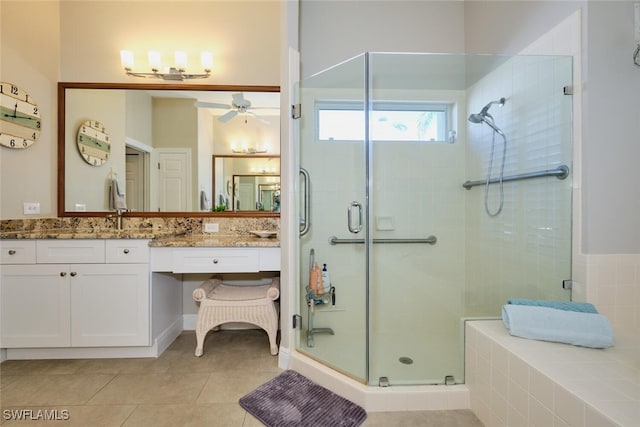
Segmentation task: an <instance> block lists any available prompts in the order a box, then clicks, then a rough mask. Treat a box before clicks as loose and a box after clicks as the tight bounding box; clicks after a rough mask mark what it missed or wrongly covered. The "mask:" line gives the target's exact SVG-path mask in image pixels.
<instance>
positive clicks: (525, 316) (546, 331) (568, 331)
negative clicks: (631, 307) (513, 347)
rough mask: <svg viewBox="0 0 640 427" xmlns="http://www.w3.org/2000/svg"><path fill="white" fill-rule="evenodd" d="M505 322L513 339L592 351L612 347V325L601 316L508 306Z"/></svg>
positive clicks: (505, 311) (552, 309)
mask: <svg viewBox="0 0 640 427" xmlns="http://www.w3.org/2000/svg"><path fill="white" fill-rule="evenodd" d="M502 322H503V323H504V326H505V327H506V328H507V329H508V330H509V333H510V334H511V335H515V336H518V337H522V338H531V339H535V340H542V341H554V342H562V343H566V344H573V345H578V346H581V347H592V348H607V347H611V346H612V345H613V330H612V329H611V324H610V323H609V319H607V318H606V317H605V316H603V315H601V314H594V313H581V312H577V311H566V310H557V309H555V308H548V307H535V306H530V305H516V304H506V305H504V306H503V307H502Z"/></svg>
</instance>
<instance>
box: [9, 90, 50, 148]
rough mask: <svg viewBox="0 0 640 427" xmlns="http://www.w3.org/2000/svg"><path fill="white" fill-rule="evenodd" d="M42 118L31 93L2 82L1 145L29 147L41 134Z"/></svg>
mask: <svg viewBox="0 0 640 427" xmlns="http://www.w3.org/2000/svg"><path fill="white" fill-rule="evenodd" d="M41 126H42V119H41V117H40V110H39V109H38V105H37V104H36V103H35V101H34V100H33V98H32V97H31V95H29V94H28V93H27V92H26V91H25V90H23V89H20V88H19V87H18V86H16V85H14V84H12V83H6V82H0V145H3V146H5V147H9V148H16V149H23V148H29V147H30V146H31V145H32V144H33V143H34V142H36V141H37V140H38V137H39V136H40V129H41Z"/></svg>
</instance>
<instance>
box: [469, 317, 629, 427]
mask: <svg viewBox="0 0 640 427" xmlns="http://www.w3.org/2000/svg"><path fill="white" fill-rule="evenodd" d="M465 344H466V345H465V353H466V354H465V356H466V357H465V359H466V382H467V386H468V387H469V390H470V400H471V408H472V410H473V411H474V412H475V414H476V415H477V416H478V418H480V420H481V421H482V422H483V423H484V425H485V426H486V427H494V426H532V427H533V426H535V427H548V426H555V427H558V426H562V427H566V426H571V427H612V426H637V425H640V424H639V423H640V352H639V350H640V347H638V336H637V335H635V338H633V339H629V338H627V339H625V338H624V337H617V336H616V345H615V346H614V347H611V348H609V349H605V350H601V349H589V348H583V347H576V346H572V345H568V344H561V343H552V342H543V341H536V340H529V339H523V338H518V337H513V336H511V335H509V332H508V331H507V330H506V328H505V327H504V325H503V323H502V321H501V320H499V319H498V320H473V321H467V322H466V327H465Z"/></svg>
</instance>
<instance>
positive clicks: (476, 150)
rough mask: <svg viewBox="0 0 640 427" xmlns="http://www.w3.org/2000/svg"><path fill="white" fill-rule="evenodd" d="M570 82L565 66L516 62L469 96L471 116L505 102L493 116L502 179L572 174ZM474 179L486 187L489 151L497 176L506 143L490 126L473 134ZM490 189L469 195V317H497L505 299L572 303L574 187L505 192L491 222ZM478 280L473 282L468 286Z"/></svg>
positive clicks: (552, 61) (470, 167)
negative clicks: (562, 170)
mask: <svg viewBox="0 0 640 427" xmlns="http://www.w3.org/2000/svg"><path fill="white" fill-rule="evenodd" d="M570 81H571V62H570V60H569V59H568V58H561V59H557V58H552V57H548V58H542V57H514V58H511V59H509V60H508V61H506V62H505V63H504V64H503V65H502V66H500V67H499V68H498V69H496V70H495V71H494V72H492V73H491V74H490V75H489V76H487V77H485V78H484V79H482V80H481V81H479V82H478V83H477V84H475V85H474V86H473V87H472V88H470V90H469V103H468V104H469V111H479V110H480V109H481V108H482V107H483V106H484V105H485V104H486V103H487V102H489V101H492V100H496V99H499V98H501V97H505V98H506V100H507V101H506V104H505V105H504V107H502V108H500V107H498V106H494V107H492V109H491V111H490V112H491V114H492V115H493V116H494V117H495V123H496V125H497V126H498V127H499V128H501V129H502V131H503V132H504V134H505V135H506V138H507V141H508V142H507V154H506V161H505V168H504V174H505V176H509V175H517V174H521V173H526V172H535V171H540V170H547V169H553V168H555V167H558V166H559V165H563V164H568V165H569V166H571V159H572V153H571V144H570V141H571V98H570V97H567V96H565V95H563V87H564V86H566V85H568V84H570ZM467 145H468V153H469V155H468V157H467V172H468V175H469V179H471V180H482V179H485V177H486V174H487V170H488V168H489V164H490V160H489V159H491V152H492V145H493V146H495V148H494V154H493V156H494V157H493V158H494V161H493V169H492V177H497V176H498V175H499V171H500V163H501V156H502V149H503V148H502V147H503V141H502V137H500V136H499V135H494V133H493V131H492V130H491V128H489V126H486V125H480V124H472V125H470V126H469V127H468V138H467ZM484 197H485V188H484V186H479V187H475V188H472V189H471V190H470V191H469V194H468V199H467V221H468V227H467V228H468V230H469V234H468V244H467V250H468V263H467V265H468V274H467V277H469V278H470V282H469V283H468V292H467V296H468V301H469V303H468V307H469V315H471V316H482V315H485V316H486V315H491V314H493V315H498V314H499V307H500V306H501V305H502V304H504V302H505V301H506V300H507V299H508V298H513V297H528V298H551V299H568V298H569V295H568V291H565V290H563V289H562V280H564V279H569V278H570V265H571V259H570V256H571V221H570V213H571V180H570V179H567V180H557V179H555V178H539V179H530V180H526V181H518V182H510V183H505V184H504V207H503V209H502V212H501V213H500V214H498V215H497V216H493V217H492V216H489V215H488V214H487V213H486V212H485V206H484ZM487 200H488V205H489V210H490V211H491V212H495V211H496V210H497V209H498V206H499V204H500V197H499V185H497V184H494V185H491V186H490V191H489V194H488V197H487ZM471 278H473V279H471Z"/></svg>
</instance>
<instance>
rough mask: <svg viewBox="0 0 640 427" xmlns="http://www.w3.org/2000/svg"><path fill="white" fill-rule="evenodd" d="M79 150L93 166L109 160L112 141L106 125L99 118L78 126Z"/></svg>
mask: <svg viewBox="0 0 640 427" xmlns="http://www.w3.org/2000/svg"><path fill="white" fill-rule="evenodd" d="M77 144H78V150H79V151H80V155H81V156H82V158H83V159H84V160H85V162H87V163H89V164H90V165H92V166H102V165H104V164H105V163H107V160H109V154H110V152H111V142H110V140H109V134H108V133H107V131H106V130H105V128H104V125H103V124H102V123H100V122H99V121H97V120H87V121H86V122H84V123H82V125H80V127H79V128H78V139H77Z"/></svg>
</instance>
